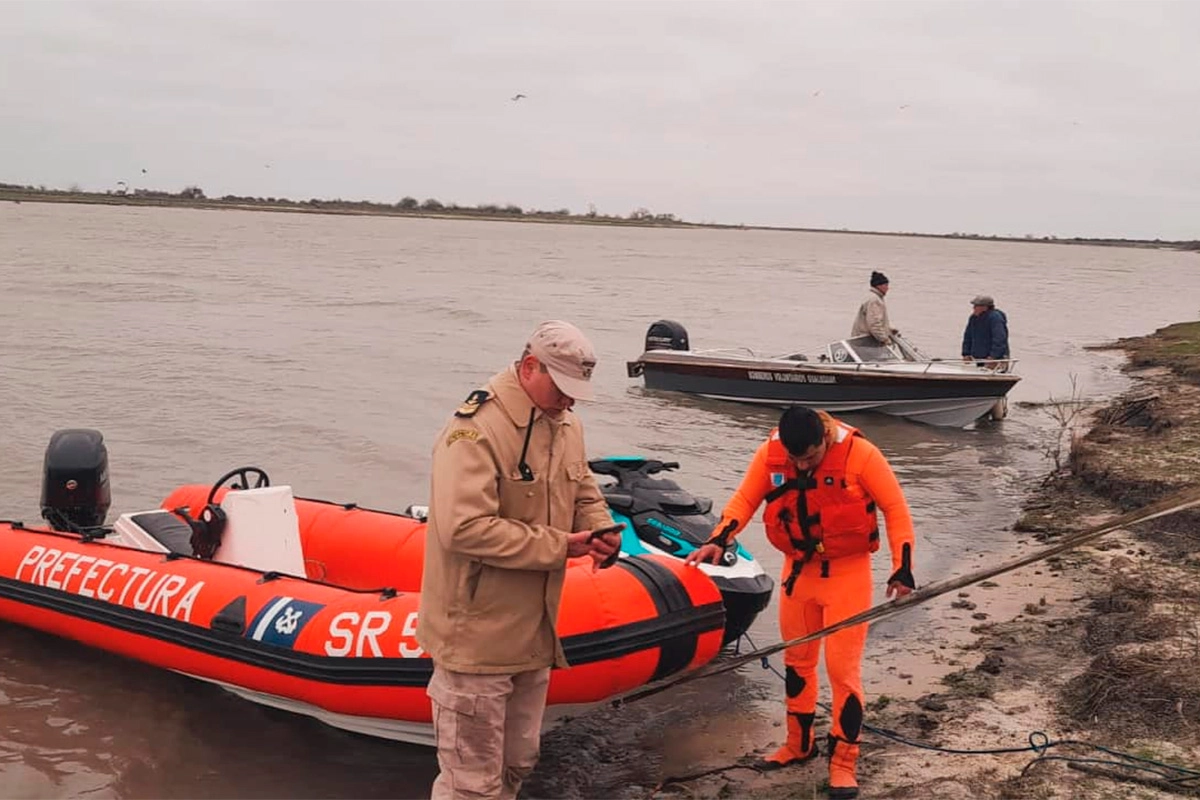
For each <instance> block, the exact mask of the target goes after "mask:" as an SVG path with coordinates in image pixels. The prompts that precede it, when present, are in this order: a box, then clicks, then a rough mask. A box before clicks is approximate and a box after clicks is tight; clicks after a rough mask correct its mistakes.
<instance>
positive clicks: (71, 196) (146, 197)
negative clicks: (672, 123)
mask: <svg viewBox="0 0 1200 800" xmlns="http://www.w3.org/2000/svg"><path fill="white" fill-rule="evenodd" d="M6 191H7V192H8V193H9V194H10V195H13V197H12V198H5V197H4V196H3V193H4V192H6ZM31 194H32V195H45V196H47V197H48V198H57V199H60V200H68V201H70V200H76V201H79V202H118V203H125V202H130V201H134V202H138V203H146V204H151V205H154V204H161V205H172V204H186V205H204V206H221V205H226V204H228V205H237V206H261V207H263V208H275V209H283V210H297V211H305V210H311V211H316V210H321V211H328V212H349V213H365V214H385V215H386V214H405V213H411V214H419V215H424V214H445V215H447V216H458V217H483V218H493V219H494V218H500V219H505V218H508V219H535V220H536V219H563V220H566V219H573V220H584V221H591V220H594V221H596V222H605V223H633V224H637V225H681V226H689V227H709V228H737V229H745V228H747V227H757V226H747V225H720V224H713V223H702V224H699V225H697V224H696V223H691V222H685V221H683V220H681V219H679V218H677V217H676V216H675V215H674V214H660V213H654V212H652V211H650V210H649V209H647V208H636V209H634V210H633V211H631V212H629V214H628V215H625V216H620V215H612V214H600V213H599V212H597V211H596V207H595V206H594V205H591V204H589V205H588V210H587V212H586V213H584V214H579V215H577V214H572V213H571V211H570V209H566V208H559V209H555V210H553V211H540V210H537V209H524V208H522V207H521V206H518V205H514V204H512V203H505V204H504V205H500V204H498V203H480V204H478V205H475V206H461V205H459V204H457V203H443V202H442V201H440V200H437V199H435V198H432V197H428V198H426V199H424V200H418V199H417V198H415V197H412V196H409V195H406V196H405V197H402V198H400V199H399V200H397V201H396V202H395V203H375V202H372V201H370V200H343V199H342V198H340V197H339V198H335V199H333V200H324V199H321V198H319V197H313V198H310V199H308V200H290V199H288V198H286V197H250V196H245V195H236V194H227V195H224V196H223V197H220V198H210V197H208V195H207V194H206V193H205V192H204V190H203V189H202V188H201V187H199V186H185V187H184V188H183V189H181V190H180V191H178V192H164V191H161V190H158V189H137V188H130V187H128V186H127V185H126V184H125V182H124V181H120V182H119V183H118V185H117V188H116V189H109V190H107V191H105V192H84V191H81V190H80V188H79V186H78V185H72V186H71V188H70V189H66V190H63V189H47V188H46V186H45V185H40V186H23V185H21V184H16V183H0V200H4V199H19V195H31ZM775 229H778V230H799V231H822V232H830V231H829V229H822V228H786V227H779V228H775ZM837 232H841V233H851V234H855V233H857V234H863V233H869V234H876V235H883V236H919V237H933V238H942V239H988V240H995V241H1022V240H1025V241H1030V240H1032V241H1044V242H1054V243H1059V244H1098V245H1112V246H1118V247H1122V246H1123V247H1163V248H1171V249H1176V250H1193V251H1198V252H1200V240H1197V241H1186V240H1185V241H1170V240H1163V239H1153V240H1149V239H1089V238H1087V237H1081V236H1076V237H1071V238H1067V237H1056V236H1040V237H1039V236H1035V235H1033V234H1026V235H1025V236H1024V237H1016V236H998V235H995V234H991V235H988V234H977V233H962V232H958V231H956V232H954V233H950V234H930V233H913V232H907V231H853V230H849V229H846V228H842V229H840V231H837Z"/></svg>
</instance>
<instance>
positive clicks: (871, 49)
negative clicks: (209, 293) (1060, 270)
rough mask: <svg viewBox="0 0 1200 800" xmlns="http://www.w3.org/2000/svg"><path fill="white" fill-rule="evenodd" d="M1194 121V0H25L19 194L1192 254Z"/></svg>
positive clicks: (1, 101)
mask: <svg viewBox="0 0 1200 800" xmlns="http://www.w3.org/2000/svg"><path fill="white" fill-rule="evenodd" d="M518 92H519V93H523V94H525V95H527V98H526V99H523V100H520V101H517V102H513V101H511V100H510V99H509V98H510V97H511V96H513V95H514V94H516V93H518ZM1198 128H1200V3H1198V2H1177V3H1160V2H1079V3H1058V2H1048V1H1047V2H1043V1H1035V0H1026V1H1025V2H1004V1H1003V0H978V1H977V2H976V1H972V0H961V1H960V2H905V1H904V0H894V1H891V0H889V2H838V3H834V2H770V3H749V2H745V3H742V2H739V3H718V2H682V1H679V2H665V3H651V2H632V1H630V2H621V1H619V0H607V1H606V2H571V0H563V1H562V2H554V3H526V2H504V1H503V0H493V1H492V2H478V3H454V2H438V3H421V2H349V1H346V2H338V3H334V2H328V3H326V2H313V3H299V2H281V1H277V2H266V1H263V2H223V1H221V0H210V1H209V2H195V3H193V2H182V1H175V0H160V1H159V2H154V3H110V2H79V3H75V2H48V1H45V0H43V1H42V2H30V3H26V2H14V1H13V0H0V182H16V183H31V184H46V185H47V186H55V187H60V188H66V187H68V186H70V185H71V184H78V185H80V186H82V187H83V188H85V189H105V188H110V187H113V186H115V185H116V183H117V181H119V180H125V181H127V182H128V183H129V184H130V185H131V186H145V187H148V188H161V189H167V190H171V191H177V190H179V189H181V188H183V187H184V186H186V185H189V184H197V185H199V186H201V187H203V188H204V189H205V190H206V191H207V192H208V194H210V195H222V194H245V195H255V196H262V197H267V196H284V197H290V198H293V199H307V198H309V197H325V198H333V197H342V198H346V199H368V200H376V201H388V202H394V201H396V200H399V199H400V198H401V197H403V196H405V195H412V196H414V197H416V198H418V199H424V198H427V197H434V198H437V199H439V200H441V201H443V202H457V203H459V204H463V205H475V204H478V203H515V204H517V205H521V206H523V207H526V208H540V209H547V210H551V209H556V208H563V207H566V208H569V209H571V210H572V211H574V212H577V213H580V212H584V211H586V210H587V208H588V204H589V203H591V204H594V206H595V208H596V209H597V210H598V211H599V212H600V213H611V214H622V215H624V214H628V213H629V212H630V211H632V210H633V209H635V208H638V207H645V208H648V209H650V210H652V211H655V212H659V213H674V214H676V215H677V216H680V217H682V218H684V219H687V220H691V221H697V222H699V221H715V222H727V223H746V224H765V225H788V226H810V227H826V228H852V229H874V230H905V231H921V232H932V233H948V232H953V231H963V232H975V233H995V234H1002V235H1010V234H1011V235H1024V234H1037V235H1044V234H1057V235H1061V236H1075V235H1082V236H1123V237H1137V238H1156V237H1157V238H1164V239H1194V238H1200V130H1198ZM142 170H145V173H144V174H143V172H142Z"/></svg>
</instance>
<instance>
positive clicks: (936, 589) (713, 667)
mask: <svg viewBox="0 0 1200 800" xmlns="http://www.w3.org/2000/svg"><path fill="white" fill-rule="evenodd" d="M1197 506H1200V489H1189V490H1187V491H1183V492H1178V493H1176V494H1172V495H1169V496H1168V497H1166V498H1164V499H1162V500H1159V501H1158V502H1156V503H1150V504H1149V505H1146V506H1143V507H1142V508H1140V509H1136V510H1134V511H1130V512H1128V513H1126V514H1122V515H1121V516H1119V517H1117V518H1116V519H1113V520H1110V521H1109V522H1106V523H1104V524H1102V525H1096V526H1093V527H1090V528H1086V529H1084V530H1082V531H1077V532H1075V533H1071V534H1067V535H1066V536H1063V537H1062V539H1060V540H1059V541H1058V542H1057V543H1056V544H1053V545H1050V546H1049V547H1043V548H1042V549H1040V550H1037V551H1035V552H1033V553H1030V554H1028V555H1025V556H1021V557H1020V558H1016V559H1013V560H1012V561H1008V562H1006V563H1003V564H1000V565H998V566H995V567H988V568H986V569H981V570H979V571H978V572H972V573H969V574H967V575H963V576H961V577H958V578H951V579H949V580H945V581H940V582H938V583H931V584H929V585H927V586H924V587H922V588H920V589H917V590H916V591H914V592H912V593H911V594H909V595H907V596H905V597H898V598H896V599H895V600H890V601H888V602H886V603H880V604H879V605H877V606H873V607H871V608H868V609H867V610H866V611H861V612H859V613H858V614H855V615H854V616H852V617H847V618H846V619H844V620H842V621H841V622H836V623H834V624H833V625H829V626H827V627H825V628H822V629H821V630H819V631H814V632H812V633H808V634H805V635H804V636H799V637H796V638H795V639H789V640H787V641H783V642H779V643H777V644H773V645H770V646H769V647H764V648H762V649H759V650H755V651H753V652H750V653H745V654H743V655H739V656H734V657H733V658H731V659H728V660H726V661H722V662H720V663H719V664H717V663H709V664H706V665H705V666H703V667H700V668H699V669H695V670H692V671H691V672H684V673H681V674H678V675H675V676H674V677H673V678H668V679H666V680H663V681H660V682H658V683H656V684H650V685H647V686H643V687H641V688H639V689H635V690H633V691H631V692H628V693H626V694H624V695H622V696H621V697H616V698H613V699H612V700H611V701H610V702H611V703H612V706H613V708H620V707H621V706H623V705H628V704H629V703H633V702H635V701H637V700H642V699H644V698H646V697H650V696H651V695H655V694H658V693H659V692H662V691H665V690H667V689H670V688H672V687H674V686H678V685H679V684H682V683H690V682H691V681H696V680H700V679H701V678H708V677H711V676H713V675H720V674H721V673H723V672H730V671H731V670H735V669H737V668H738V667H741V666H743V665H744V664H749V663H750V662H752V661H758V660H760V659H762V658H763V657H764V656H769V655H772V654H774V653H778V652H780V651H781V650H786V649H787V648H789V647H794V646H796V645H799V644H805V643H806V642H812V641H816V640H817V639H823V638H825V637H826V636H829V635H830V634H833V633H837V632H838V631H840V630H844V629H846V628H850V627H853V626H855V625H861V624H862V623H864V622H872V621H874V620H879V619H884V618H886V617H890V616H893V615H895V614H899V613H900V612H901V611H905V610H907V609H909V608H912V607H914V606H918V605H921V604H922V603H927V602H929V601H930V600H932V599H934V598H935V597H940V596H941V595H944V594H946V593H947V592H952V591H954V590H956V589H961V588H963V587H965V586H970V585H972V584H975V583H979V582H980V581H984V580H987V579H988V578H994V577H995V576H997V575H1003V574H1004V573H1006V572H1012V571H1013V570H1015V569H1020V568H1021V567H1025V566H1028V565H1030V564H1036V563H1037V562H1039V561H1044V560H1045V559H1047V558H1049V557H1050V556H1054V555H1057V554H1059V553H1062V552H1065V551H1067V550H1071V549H1073V548H1076V547H1079V546H1080V545H1082V544H1085V543H1087V542H1090V541H1091V540H1093V539H1098V538H1100V537H1101V536H1104V535H1105V534H1109V533H1113V532H1114V531H1118V530H1121V529H1123V528H1127V527H1129V526H1132V525H1137V524H1139V523H1142V522H1149V521H1150V520H1154V519H1161V518H1162V517H1169V516H1171V515H1172V514H1178V513H1179V512H1180V511H1185V510H1187V509H1189V508H1195V507H1197Z"/></svg>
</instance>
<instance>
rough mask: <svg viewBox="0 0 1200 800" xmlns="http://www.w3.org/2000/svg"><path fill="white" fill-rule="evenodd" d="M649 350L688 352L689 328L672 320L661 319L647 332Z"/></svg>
mask: <svg viewBox="0 0 1200 800" xmlns="http://www.w3.org/2000/svg"><path fill="white" fill-rule="evenodd" d="M646 349H647V350H687V349H688V333H687V328H685V327H683V326H682V325H680V324H679V323H678V322H675V321H674V320H670V319H660V320H659V321H658V322H655V323H653V324H652V325H651V326H650V327H649V328H648V329H647V330H646Z"/></svg>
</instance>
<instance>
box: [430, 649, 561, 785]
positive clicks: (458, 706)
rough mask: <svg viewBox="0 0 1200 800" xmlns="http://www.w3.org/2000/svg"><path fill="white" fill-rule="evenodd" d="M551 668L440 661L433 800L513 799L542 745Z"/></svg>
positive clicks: (433, 691) (433, 687)
mask: <svg viewBox="0 0 1200 800" xmlns="http://www.w3.org/2000/svg"><path fill="white" fill-rule="evenodd" d="M549 684H550V670H549V668H546V669H535V670H531V671H529V672H518V673H517V674H515V675H472V674H468V673H464V672H451V671H450V670H447V669H442V668H441V667H439V666H437V665H436V664H435V665H434V667H433V679H432V680H430V681H429V688H428V690H427V691H428V694H429V698H430V700H432V701H433V731H434V736H435V738H436V740H437V753H438V768H439V769H440V772H439V773H438V776H437V780H435V781H434V782H433V793H432V795H431V800H451V799H452V798H453V799H454V800H457V799H458V798H469V799H471V800H475V799H476V798H478V800H483V798H489V800H490V799H491V798H499V799H500V800H512V799H513V798H515V797H516V796H517V791H518V790H519V789H520V788H521V782H522V781H523V780H525V778H527V777H528V776H529V773H531V772H532V771H533V767H534V765H535V764H536V763H537V757H538V748H539V746H540V744H541V735H542V715H543V713H544V712H545V710H546V690H547V688H548V686H549Z"/></svg>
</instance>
